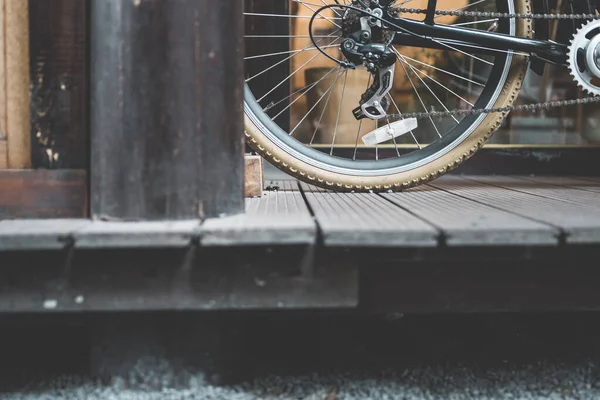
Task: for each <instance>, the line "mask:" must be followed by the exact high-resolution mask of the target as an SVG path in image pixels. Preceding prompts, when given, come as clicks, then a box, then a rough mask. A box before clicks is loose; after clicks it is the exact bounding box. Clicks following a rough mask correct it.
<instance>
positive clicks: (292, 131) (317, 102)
mask: <svg viewBox="0 0 600 400" xmlns="http://www.w3.org/2000/svg"><path fill="white" fill-rule="evenodd" d="M340 68H341V67H336V68H334V69H337V70H339V69H340ZM327 75H329V73H328V74H327ZM327 75H325V76H324V77H322V78H321V79H319V80H318V81H317V83H319V82H321V81H322V80H323V79H325V78H326V77H327ZM334 85H335V82H334V84H333V85H331V86H330V87H329V89H327V91H325V92H324V93H323V94H322V95H321V97H319V99H318V100H317V101H316V102H315V104H314V105H313V106H312V108H311V109H310V110H308V112H307V113H306V114H304V117H302V119H301V120H300V122H298V123H297V124H296V126H295V127H294V129H292V130H291V131H290V136H292V135H293V134H294V132H295V131H296V129H298V127H299V126H300V124H302V123H303V122H304V120H305V119H306V118H307V117H308V116H309V115H310V113H311V112H313V110H314V109H315V108H316V107H317V106H318V105H319V103H320V102H321V100H323V98H324V97H325V95H326V94H328V92H329V93H332V92H333V86H334ZM315 86H316V85H315ZM311 89H312V88H311ZM309 90H310V89H309ZM307 92H308V91H307ZM328 98H329V96H328Z"/></svg>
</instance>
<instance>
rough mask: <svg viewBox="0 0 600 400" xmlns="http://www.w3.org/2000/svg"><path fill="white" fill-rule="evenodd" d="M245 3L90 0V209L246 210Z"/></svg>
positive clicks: (116, 214)
mask: <svg viewBox="0 0 600 400" xmlns="http://www.w3.org/2000/svg"><path fill="white" fill-rule="evenodd" d="M243 5H244V4H243V2H240V1H227V2H223V1H214V0H181V1H176V2H170V1H131V0H113V1H93V2H91V29H90V30H91V41H92V44H91V47H92V52H91V62H90V66H91V69H92V71H91V75H92V79H91V82H92V83H91V99H92V100H91V101H92V107H91V109H92V111H91V113H92V116H91V120H92V121H91V133H92V154H91V157H92V160H91V175H90V176H91V203H92V204H91V210H92V215H93V217H95V218H98V219H102V218H103V217H109V218H117V219H142V220H170V219H196V218H200V219H202V218H205V217H206V218H210V217H218V216H220V215H222V214H227V215H231V214H237V213H241V212H243V210H244V177H243V175H244V140H243V129H244V126H243V118H244V117H243V101H242V100H243V99H242V97H243V85H244V63H243V50H242V49H243V43H244V33H243V32H244V15H243V10H242V9H243ZM217 38H218V40H217ZM123 54H127V57H123Z"/></svg>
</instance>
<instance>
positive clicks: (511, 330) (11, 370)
mask: <svg viewBox="0 0 600 400" xmlns="http://www.w3.org/2000/svg"><path fill="white" fill-rule="evenodd" d="M597 321H598V322H597ZM167 322H168V321H167ZM0 324H1V325H2V326H3V327H6V326H9V325H10V326H14V325H15V324H13V323H12V322H11V323H10V324H8V323H7V322H5V321H4V322H2V321H0ZM56 325H58V328H57V327H56ZM161 325H164V326H173V324H167V323H166V322H165V324H161ZM75 326H76V327H75V328H73V326H70V328H66V327H65V325H64V324H62V323H60V324H56V323H55V324H54V327H53V328H48V325H47V324H46V325H41V327H42V328H38V329H31V325H27V328H26V329H25V328H23V329H21V330H17V331H13V332H10V333H6V332H4V334H3V335H4V336H2V340H3V343H5V344H6V343H9V344H10V345H9V346H5V348H4V350H3V353H2V354H3V355H7V354H8V355H9V356H8V357H5V356H3V357H1V358H0V367H1V368H3V371H4V372H2V374H1V375H0V376H2V377H3V378H4V379H3V381H4V382H5V383H9V382H8V377H9V376H10V377H19V378H20V379H18V380H16V381H12V385H11V387H9V386H6V389H5V390H4V391H2V392H0V399H23V400H25V399H27V400H29V399H49V400H50V399H51V400H53V399H57V400H58V399H90V400H95V399H99V400H100V399H102V400H113V399H115V400H117V399H118V400H121V399H122V400H126V399H132V400H134V399H135V400H141V399H149V400H150V399H161V400H162V399H165V400H169V399H207V400H208V399H227V400H238V399H239V400H246V399H248V400H250V399H307V400H309V399H310V400H342V399H348V400H354V399H356V400H359V399H360V400H368V399H407V400H408V399H411V400H412V399H415V400H421V399H423V400H425V399H440V400H442V399H443V400H452V399H457V400H458V399H539V400H541V399H578V400H579V399H580V400H583V399H590V400H591V399H600V344H599V343H600V340H599V338H600V315H599V314H593V313H586V314H546V315H495V316H490V315H484V316H437V317H403V318H366V317H348V316H337V317H333V316H292V317H290V316H272V315H269V316H264V315H263V316H258V317H256V318H254V317H253V318H249V319H248V318H245V319H244V320H243V321H242V322H241V323H240V325H239V326H241V327H243V328H242V330H243V333H244V335H245V342H244V346H245V347H243V348H244V349H246V348H247V347H250V349H247V350H246V351H245V352H244V354H243V355H242V354H239V356H240V357H239V365H237V366H238V367H239V369H240V370H244V372H246V373H247V376H246V379H243V380H242V382H241V383H237V384H233V385H221V386H215V385H211V384H208V383H207V382H206V380H205V379H204V375H203V374H202V373H201V372H198V371H197V370H194V369H187V368H186V367H182V366H180V365H179V364H176V363H173V362H172V361H170V360H169V359H168V358H164V357H162V356H157V353H156V352H149V354H147V355H146V357H145V358H143V359H141V360H138V362H137V363H136V364H135V365H134V366H133V367H132V368H131V369H130V370H129V373H128V374H127V375H126V376H123V377H121V378H118V379H114V380H113V381H112V382H111V383H110V384H102V383H99V382H94V381H93V380H92V379H91V378H89V377H88V376H86V373H85V371H84V365H87V361H86V360H87V356H86V354H87V353H86V351H85V349H86V346H87V342H85V341H83V340H81V338H82V337H83V336H84V335H82V332H84V330H85V329H84V328H81V325H75ZM40 332H44V333H45V335H44V340H42V343H38V344H37V346H36V345H34V344H33V343H34V342H33V340H34V339H35V338H38V339H39V337H40ZM6 335H9V336H6ZM74 338H79V339H74ZM7 339H8V340H7ZM38 341H39V340H38ZM38 341H36V342H38ZM48 343H51V344H52V346H50V347H51V350H48V346H47V345H48ZM179 345H181V344H179ZM240 348H241V347H232V351H233V352H239V351H240ZM7 349H9V351H8V352H6V351H7ZM150 353H152V354H150ZM15 354H16V355H17V356H16V357H15ZM57 359H60V360H61V362H57ZM15 360H18V362H17V364H18V365H17V364H14V363H15ZM32 365H33V366H35V367H32ZM248 371H251V373H248ZM11 379H12V378H11ZM15 382H20V383H15ZM174 382H177V383H176V384H174Z"/></svg>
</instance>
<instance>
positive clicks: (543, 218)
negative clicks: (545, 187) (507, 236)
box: [430, 176, 600, 244]
mask: <svg viewBox="0 0 600 400" xmlns="http://www.w3.org/2000/svg"><path fill="white" fill-rule="evenodd" d="M430 185H431V186H433V187H436V188H439V189H444V190H447V191H449V192H451V193H454V194H456V195H458V196H461V197H464V198H467V199H470V200H473V201H476V202H478V203H482V204H485V205H488V206H490V207H494V208H497V209H500V210H504V211H508V212H510V213H513V214H515V215H520V216H522V217H524V218H530V219H533V220H536V221H539V222H541V223H544V224H549V225H552V226H555V227H557V228H559V229H560V230H561V231H562V232H563V233H564V234H565V236H566V237H565V240H566V242H567V243H573V244H585V243H600V209H599V208H598V207H594V206H589V205H581V204H574V203H569V202H565V201H561V200H555V199H552V198H547V197H541V196H534V195H531V194H528V193H523V192H520V191H515V190H508V189H505V188H502V187H499V186H492V185H486V184H483V183H480V182H477V181H475V180H471V179H465V178H462V177H458V176H444V177H442V178H439V179H437V180H435V181H433V182H432V183H430Z"/></svg>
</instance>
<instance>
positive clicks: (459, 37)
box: [388, 0, 568, 65]
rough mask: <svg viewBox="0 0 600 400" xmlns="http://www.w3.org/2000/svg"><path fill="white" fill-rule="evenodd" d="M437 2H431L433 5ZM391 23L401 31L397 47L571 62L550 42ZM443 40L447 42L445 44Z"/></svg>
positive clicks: (563, 50)
mask: <svg viewBox="0 0 600 400" xmlns="http://www.w3.org/2000/svg"><path fill="white" fill-rule="evenodd" d="M434 1H435V0H430V2H434ZM388 22H391V23H392V24H394V25H395V26H397V27H399V28H401V29H399V30H398V31H397V32H396V35H395V37H394V41H393V43H394V44H397V45H402V46H417V47H428V48H436V49H447V48H448V45H447V44H450V45H451V46H452V47H455V48H458V49H460V50H461V51H464V52H468V53H487V54H493V53H496V54H497V53H498V52H506V51H509V50H513V51H519V52H523V53H527V54H529V55H531V56H533V57H537V58H540V59H542V60H545V61H547V62H550V63H553V64H559V65H564V64H565V63H566V61H567V49H568V48H567V46H566V45H564V44H561V43H556V42H552V41H549V40H537V39H529V38H522V37H515V36H510V35H507V34H503V33H496V32H487V31H481V30H477V29H471V28H463V27H456V26H452V25H442V24H435V23H433V22H432V23H429V22H428V21H427V18H426V19H425V21H415V20H410V19H405V18H389V21H388ZM415 35H418V36H415ZM439 39H443V40H444V42H441V41H439ZM446 43H447V44H446Z"/></svg>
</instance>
